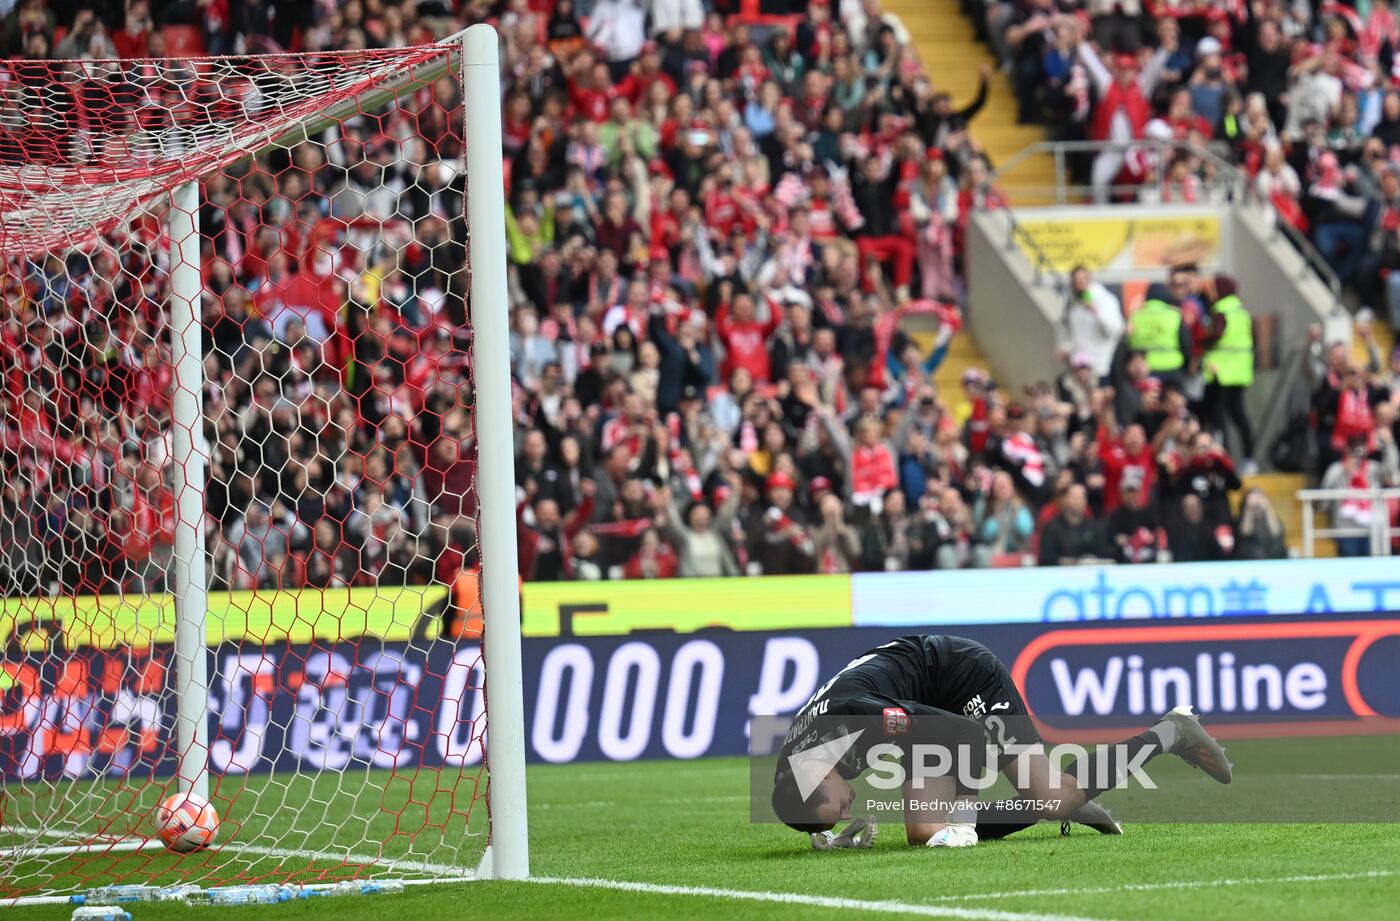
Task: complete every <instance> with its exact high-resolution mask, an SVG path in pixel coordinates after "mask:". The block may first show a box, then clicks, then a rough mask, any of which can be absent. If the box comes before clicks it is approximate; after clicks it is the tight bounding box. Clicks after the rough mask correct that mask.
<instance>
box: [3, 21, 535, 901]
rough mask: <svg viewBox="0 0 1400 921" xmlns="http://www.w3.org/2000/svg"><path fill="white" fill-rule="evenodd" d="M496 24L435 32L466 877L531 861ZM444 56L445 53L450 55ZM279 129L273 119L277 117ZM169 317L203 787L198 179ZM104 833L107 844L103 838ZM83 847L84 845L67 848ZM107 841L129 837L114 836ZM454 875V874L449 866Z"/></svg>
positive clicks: (184, 736) (188, 781) (187, 769)
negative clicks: (459, 188)
mask: <svg viewBox="0 0 1400 921" xmlns="http://www.w3.org/2000/svg"><path fill="white" fill-rule="evenodd" d="M498 41H499V40H498V37H497V33H496V30H495V29H494V28H492V27H491V26H490V25H487V24H484V23H483V24H478V25H474V26H471V27H470V28H468V29H466V30H465V31H464V32H461V33H459V34H457V35H454V36H451V37H449V38H447V39H444V40H443V42H442V44H447V43H457V44H459V45H460V48H461V54H460V57H459V58H457V60H458V61H459V66H460V67H461V74H460V78H461V82H462V90H463V100H464V109H465V125H464V129H465V135H464V138H463V140H464V148H465V160H466V171H467V187H466V195H465V196H464V197H465V207H466V212H467V214H466V219H467V226H468V234H469V244H468V265H469V267H470V271H471V289H470V298H471V299H470V307H471V311H470V323H471V331H472V368H473V375H472V376H473V385H474V393H475V405H474V409H475V431H476V439H477V442H476V443H477V452H478V454H477V481H476V491H477V501H478V509H479V521H478V539H479V544H480V552H481V560H482V569H481V601H482V610H483V612H485V619H484V626H485V629H484V634H483V646H484V648H483V655H484V661H485V663H486V685H487V686H486V699H487V701H488V703H487V707H486V717H487V722H488V726H489V743H488V744H486V745H485V753H484V756H483V760H484V762H485V765H486V769H487V771H488V792H487V803H486V805H487V809H488V815H489V823H488V837H487V846H486V851H485V853H484V855H483V856H482V858H481V863H480V866H479V867H478V869H477V872H476V875H475V877H474V878H476V879H523V878H526V877H528V876H529V873H530V858H529V841H528V828H527V821H526V819H527V801H526V783H525V735H524V694H523V685H522V665H521V649H520V594H519V586H518V583H517V580H516V573H517V571H518V566H517V550H516V530H515V529H516V521H515V466H514V464H515V458H514V444H513V437H512V419H511V383H510V348H509V316H508V298H507V291H506V239H505V191H504V178H503V164H502V146H501V81H500V59H499V48H498ZM452 57H456V56H448V58H452ZM450 66H451V65H450V64H448V63H441V62H434V63H433V64H430V65H424V66H420V67H419V68H417V69H416V70H414V71H412V72H409V73H406V74H405V77H407V78H408V79H399V78H395V79H391V80H389V81H386V82H385V84H383V85H382V86H380V87H377V88H375V89H372V90H370V91H369V92H368V93H366V94H361V95H359V96H356V97H354V98H353V99H351V100H350V101H349V102H348V103H341V104H340V106H338V107H332V108H331V109H330V110H327V111H322V112H318V113H315V114H313V115H312V116H311V117H310V118H309V119H306V120H303V121H300V122H298V123H296V124H294V125H290V126H285V125H284V126H279V127H278V128H277V130H276V131H275V132H273V133H270V134H269V135H267V136H266V137H265V141H266V144H265V145H263V147H261V148H250V149H249V150H248V151H247V153H249V154H256V153H259V152H261V150H263V149H266V148H267V147H271V146H274V145H275V144H277V143H280V142H284V141H286V140H287V139H288V138H290V137H296V136H307V135H310V134H314V133H316V132H317V131H319V130H322V129H324V128H325V127H327V126H328V125H330V124H332V123H333V122H334V121H337V120H339V118H340V117H341V116H343V115H344V114H346V112H344V111H339V110H340V109H343V108H345V107H346V106H349V107H352V108H353V107H363V108H369V107H373V106H375V105H378V104H380V103H383V102H388V101H390V100H392V99H393V98H394V97H395V96H396V95H397V94H398V92H399V91H400V90H401V88H402V87H403V86H405V85H407V84H409V83H410V82H414V81H416V82H420V83H421V82H422V81H424V80H429V79H434V78H436V77H437V76H440V75H441V74H442V73H444V72H445V71H446V69H447V68H450ZM284 129H285V130H284ZM170 202H171V205H172V207H171V208H170V210H169V218H168V219H169V233H170V238H171V241H172V246H171V254H170V259H171V296H170V328H171V357H172V365H173V375H174V388H173V401H172V410H171V423H172V424H171V454H172V456H171V461H172V463H173V466H174V483H173V486H174V493H175V496H176V497H177V498H176V502H177V503H178V505H177V515H176V516H175V517H176V523H175V533H174V542H175V553H174V556H173V559H172V564H171V575H172V587H173V590H174V591H173V596H174V606H175V616H176V625H175V654H174V657H175V694H176V712H177V716H176V727H175V729H176V737H177V743H178V751H179V762H178V766H177V776H178V783H179V788H180V790H182V791H191V792H194V793H196V794H198V795H200V796H203V797H205V798H207V797H208V794H209V766H208V758H209V667H208V663H209V655H210V651H209V649H208V647H207V645H206V642H207V634H206V613H207V610H208V592H207V588H206V586H207V584H208V582H207V571H206V570H207V566H206V558H205V538H204V529H203V527H202V524H201V522H202V521H203V519H204V508H205V495H204V493H205V482H206V477H205V462H206V457H207V456H208V450H209V449H208V446H207V445H205V444H203V443H202V442H203V438H202V435H201V434H200V433H202V431H203V417H204V406H203V393H204V363H203V358H204V356H203V353H202V346H201V332H202V326H201V314H200V305H201V300H202V295H203V282H202V279H201V271H200V239H201V238H200V227H199V181H198V180H188V181H185V182H182V183H181V184H180V185H178V186H176V187H175V188H174V189H173V190H172V192H171V195H170ZM108 847H110V845H109V846H108ZM80 849H81V850H86V848H80ZM117 849H119V850H124V849H129V848H122V847H118V848H117ZM460 878H461V877H457V879H460ZM58 902H66V899H63V898H55V897H48V896H40V897H20V898H16V899H7V900H0V906H6V905H30V904H46V903H58Z"/></svg>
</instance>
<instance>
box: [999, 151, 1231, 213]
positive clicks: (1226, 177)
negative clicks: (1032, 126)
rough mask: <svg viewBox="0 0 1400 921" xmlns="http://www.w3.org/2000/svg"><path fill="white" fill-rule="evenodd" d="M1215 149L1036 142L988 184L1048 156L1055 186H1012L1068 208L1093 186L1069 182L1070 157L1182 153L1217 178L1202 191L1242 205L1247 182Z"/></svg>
mask: <svg viewBox="0 0 1400 921" xmlns="http://www.w3.org/2000/svg"><path fill="white" fill-rule="evenodd" d="M1216 146H1218V147H1219V148H1220V149H1222V150H1228V148H1226V147H1225V146H1224V145H1223V144H1221V145H1212V146H1207V147H1199V146H1196V145H1193V144H1186V143H1184V142H1181V141H1154V140H1140V141H1130V142H1128V143H1120V142H1117V141H1037V142H1035V143H1034V144H1030V145H1028V146H1026V147H1023V148H1022V149H1021V150H1019V151H1017V152H1016V153H1015V154H1014V155H1013V156H1012V157H1011V158H1010V159H1009V160H1007V161H1006V162H1005V163H1003V164H1001V165H1000V166H999V167H998V168H997V169H996V170H994V171H993V172H992V174H991V175H990V176H989V177H988V179H987V181H988V182H989V183H997V182H1002V181H1004V180H1005V179H1006V177H1007V175H1008V174H1010V173H1012V172H1015V170H1016V169H1017V167H1019V166H1021V165H1022V164H1024V163H1025V162H1026V161H1027V160H1029V159H1031V158H1032V157H1035V156H1038V155H1040V154H1049V155H1050V156H1051V157H1052V158H1053V160H1054V164H1055V184H1054V185H1051V186H1025V185H1017V186H1015V188H1016V190H1017V191H1018V192H1022V193H1026V194H1038V195H1048V196H1052V197H1053V198H1054V199H1055V203H1056V204H1060V205H1069V204H1075V203H1076V202H1078V201H1080V200H1082V199H1085V198H1088V197H1090V196H1092V194H1093V191H1094V188H1093V186H1089V185H1084V184H1082V183H1072V182H1069V181H1068V180H1069V168H1068V164H1067V162H1066V159H1067V157H1068V156H1069V155H1070V154H1076V153H1086V154H1100V153H1103V152H1105V151H1116V152H1118V153H1127V152H1128V151H1129V150H1134V149H1137V150H1142V149H1147V150H1152V151H1155V152H1156V153H1157V155H1158V157H1159V158H1161V159H1160V162H1163V163H1166V162H1169V161H1170V159H1171V157H1172V156H1173V155H1175V154H1180V153H1186V154H1191V155H1192V156H1197V157H1200V158H1201V159H1202V160H1204V161H1205V163H1206V165H1207V166H1208V167H1209V168H1210V169H1211V170H1213V171H1214V172H1215V173H1216V174H1217V176H1216V177H1207V180H1206V182H1205V188H1206V190H1207V191H1212V190H1218V191H1221V192H1223V193H1224V195H1223V197H1224V198H1225V200H1227V201H1244V198H1245V193H1246V191H1247V190H1248V185H1249V182H1248V179H1247V177H1246V176H1245V175H1244V173H1242V172H1241V171H1240V170H1239V169H1237V168H1236V167H1235V165H1234V164H1233V163H1231V162H1230V161H1229V160H1227V159H1226V158H1225V157H1224V156H1222V155H1221V154H1219V153H1217V152H1216V150H1215V149H1214V147H1216ZM1160 188H1162V183H1161V182H1160V181H1157V182H1143V183H1137V184H1131V185H1115V186H1110V187H1109V192H1110V194H1113V195H1139V194H1141V193H1142V192H1146V191H1151V190H1154V189H1160Z"/></svg>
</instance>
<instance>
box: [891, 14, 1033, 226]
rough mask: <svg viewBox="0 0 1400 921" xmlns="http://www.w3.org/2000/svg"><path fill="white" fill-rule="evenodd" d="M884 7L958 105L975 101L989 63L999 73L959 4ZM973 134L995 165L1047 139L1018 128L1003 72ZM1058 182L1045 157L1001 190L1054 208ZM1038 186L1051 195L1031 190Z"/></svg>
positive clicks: (1017, 201)
mask: <svg viewBox="0 0 1400 921" xmlns="http://www.w3.org/2000/svg"><path fill="white" fill-rule="evenodd" d="M883 6H884V8H885V10H886V11H887V12H890V13H894V14H896V15H897V16H899V18H900V19H901V20H903V22H904V25H905V26H906V27H907V28H908V29H909V32H910V34H911V35H912V36H913V44H914V47H915V49H916V50H917V51H918V53H919V59H920V60H921V61H923V63H924V67H925V69H927V70H928V73H929V77H930V79H931V80H932V81H933V87H934V90H935V91H944V92H948V93H951V94H952V96H953V104H954V106H963V105H966V104H967V103H968V102H970V101H972V98H973V97H974V96H975V95H976V93H977V82H978V71H979V70H980V69H981V67H982V66H983V65H984V64H985V65H989V66H991V67H993V68H995V67H996V60H995V58H993V57H992V54H991V52H990V51H988V50H987V48H986V46H985V45H982V44H981V43H979V42H978V41H977V38H976V34H975V33H974V31H973V28H972V23H970V22H969V21H968V20H967V19H966V18H965V17H964V16H963V15H962V11H961V10H960V9H959V8H958V4H957V2H956V0H884V4H883ZM971 130H972V136H973V137H974V138H976V139H977V140H978V141H979V142H980V143H981V144H982V146H983V147H984V148H985V149H986V151H987V156H988V157H990V158H991V161H992V164H993V166H997V165H1000V164H1003V163H1006V162H1007V161H1008V160H1010V159H1011V157H1012V156H1013V155H1015V154H1017V153H1019V152H1020V151H1021V150H1023V149H1025V148H1026V147H1027V146H1029V145H1031V144H1034V143H1036V142H1037V141H1043V140H1045V131H1044V129H1043V128H1041V127H1040V126H1039V125H1018V124H1017V123H1016V95H1015V93H1014V92H1013V91H1012V88H1011V82H1010V80H1009V79H1008V78H1007V77H1006V76H1005V75H1004V74H1002V73H1000V72H999V71H994V72H993V74H992V84H991V91H990V93H989V94H988V97H987V105H986V106H985V107H983V109H982V111H981V112H980V113H979V114H978V115H977V117H976V118H975V119H973V121H972V125H971ZM1054 181H1055V168H1054V161H1053V160H1052V159H1051V158H1050V156H1049V155H1048V154H1043V155H1038V156H1035V157H1033V158H1031V159H1030V160H1028V161H1026V162H1024V163H1022V164H1021V165H1019V166H1018V167H1016V169H1015V170H1014V171H1013V172H1012V173H1011V174H1010V175H1009V176H1008V177H1007V178H1006V179H1005V180H1004V182H1003V183H1002V188H1003V191H1005V193H1006V194H1007V196H1008V197H1009V199H1010V201H1011V203H1012V204H1013V205H1035V204H1050V203H1052V201H1053V196H1051V195H1049V194H1047V192H1048V189H1049V187H1050V186H1052V185H1053V184H1054ZM1036 187H1040V188H1041V189H1044V190H1047V191H1042V192H1039V193H1037V192H1035V191H1031V190H1032V189H1034V188H1036Z"/></svg>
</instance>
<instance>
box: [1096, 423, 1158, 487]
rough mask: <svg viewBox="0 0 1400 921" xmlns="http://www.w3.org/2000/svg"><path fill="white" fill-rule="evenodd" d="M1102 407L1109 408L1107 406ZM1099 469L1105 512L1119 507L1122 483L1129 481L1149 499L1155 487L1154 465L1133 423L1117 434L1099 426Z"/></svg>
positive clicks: (1140, 430)
mask: <svg viewBox="0 0 1400 921" xmlns="http://www.w3.org/2000/svg"><path fill="white" fill-rule="evenodd" d="M1106 405H1107V406H1108V407H1109V408H1110V409H1111V408H1112V404H1111V403H1107V404H1106ZM1115 428H1116V426H1115ZM1099 468H1100V470H1101V471H1102V472H1103V477H1104V510H1105V511H1106V512H1111V511H1113V510H1114V509H1116V508H1118V506H1119V505H1121V504H1122V503H1123V493H1122V485H1123V483H1124V481H1125V479H1126V480H1131V481H1132V482H1133V483H1134V484H1136V486H1137V488H1138V489H1139V490H1140V491H1141V492H1142V494H1143V496H1144V497H1147V498H1149V499H1150V498H1151V496H1152V491H1153V488H1154V487H1155V486H1156V483H1157V461H1156V458H1155V457H1154V455H1153V453H1152V445H1150V444H1149V443H1148V441H1147V433H1146V432H1145V431H1144V430H1143V427H1142V426H1141V425H1138V424H1136V423H1134V424H1132V425H1129V426H1128V427H1127V428H1125V429H1123V431H1122V432H1121V433H1118V432H1116V431H1113V430H1112V429H1110V427H1109V426H1108V425H1106V424H1103V423H1102V422H1101V423H1100V425H1099Z"/></svg>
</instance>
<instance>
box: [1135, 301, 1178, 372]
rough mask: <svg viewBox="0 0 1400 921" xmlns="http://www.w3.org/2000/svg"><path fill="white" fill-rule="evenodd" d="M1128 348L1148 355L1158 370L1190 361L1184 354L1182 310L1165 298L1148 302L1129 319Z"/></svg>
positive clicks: (1149, 366) (1152, 364) (1173, 368)
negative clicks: (1165, 300) (1182, 345)
mask: <svg viewBox="0 0 1400 921" xmlns="http://www.w3.org/2000/svg"><path fill="white" fill-rule="evenodd" d="M1128 347H1129V348H1130V349H1133V350H1134V351H1139V352H1143V353H1145V354H1146V355H1147V367H1148V368H1150V369H1151V370H1152V371H1153V372H1154V373H1155V372H1158V371H1176V370H1178V369H1179V368H1181V367H1182V366H1183V365H1185V364H1186V356H1185V355H1183V354H1181V311H1180V310H1177V309H1176V308H1174V307H1172V306H1171V305H1170V304H1167V303H1166V302H1164V301H1159V300H1155V299H1153V300H1149V301H1144V302H1143V304H1142V306H1141V307H1139V308H1138V309H1137V310H1135V311H1133V315H1132V317H1131V318H1130V319H1129V320H1128Z"/></svg>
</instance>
